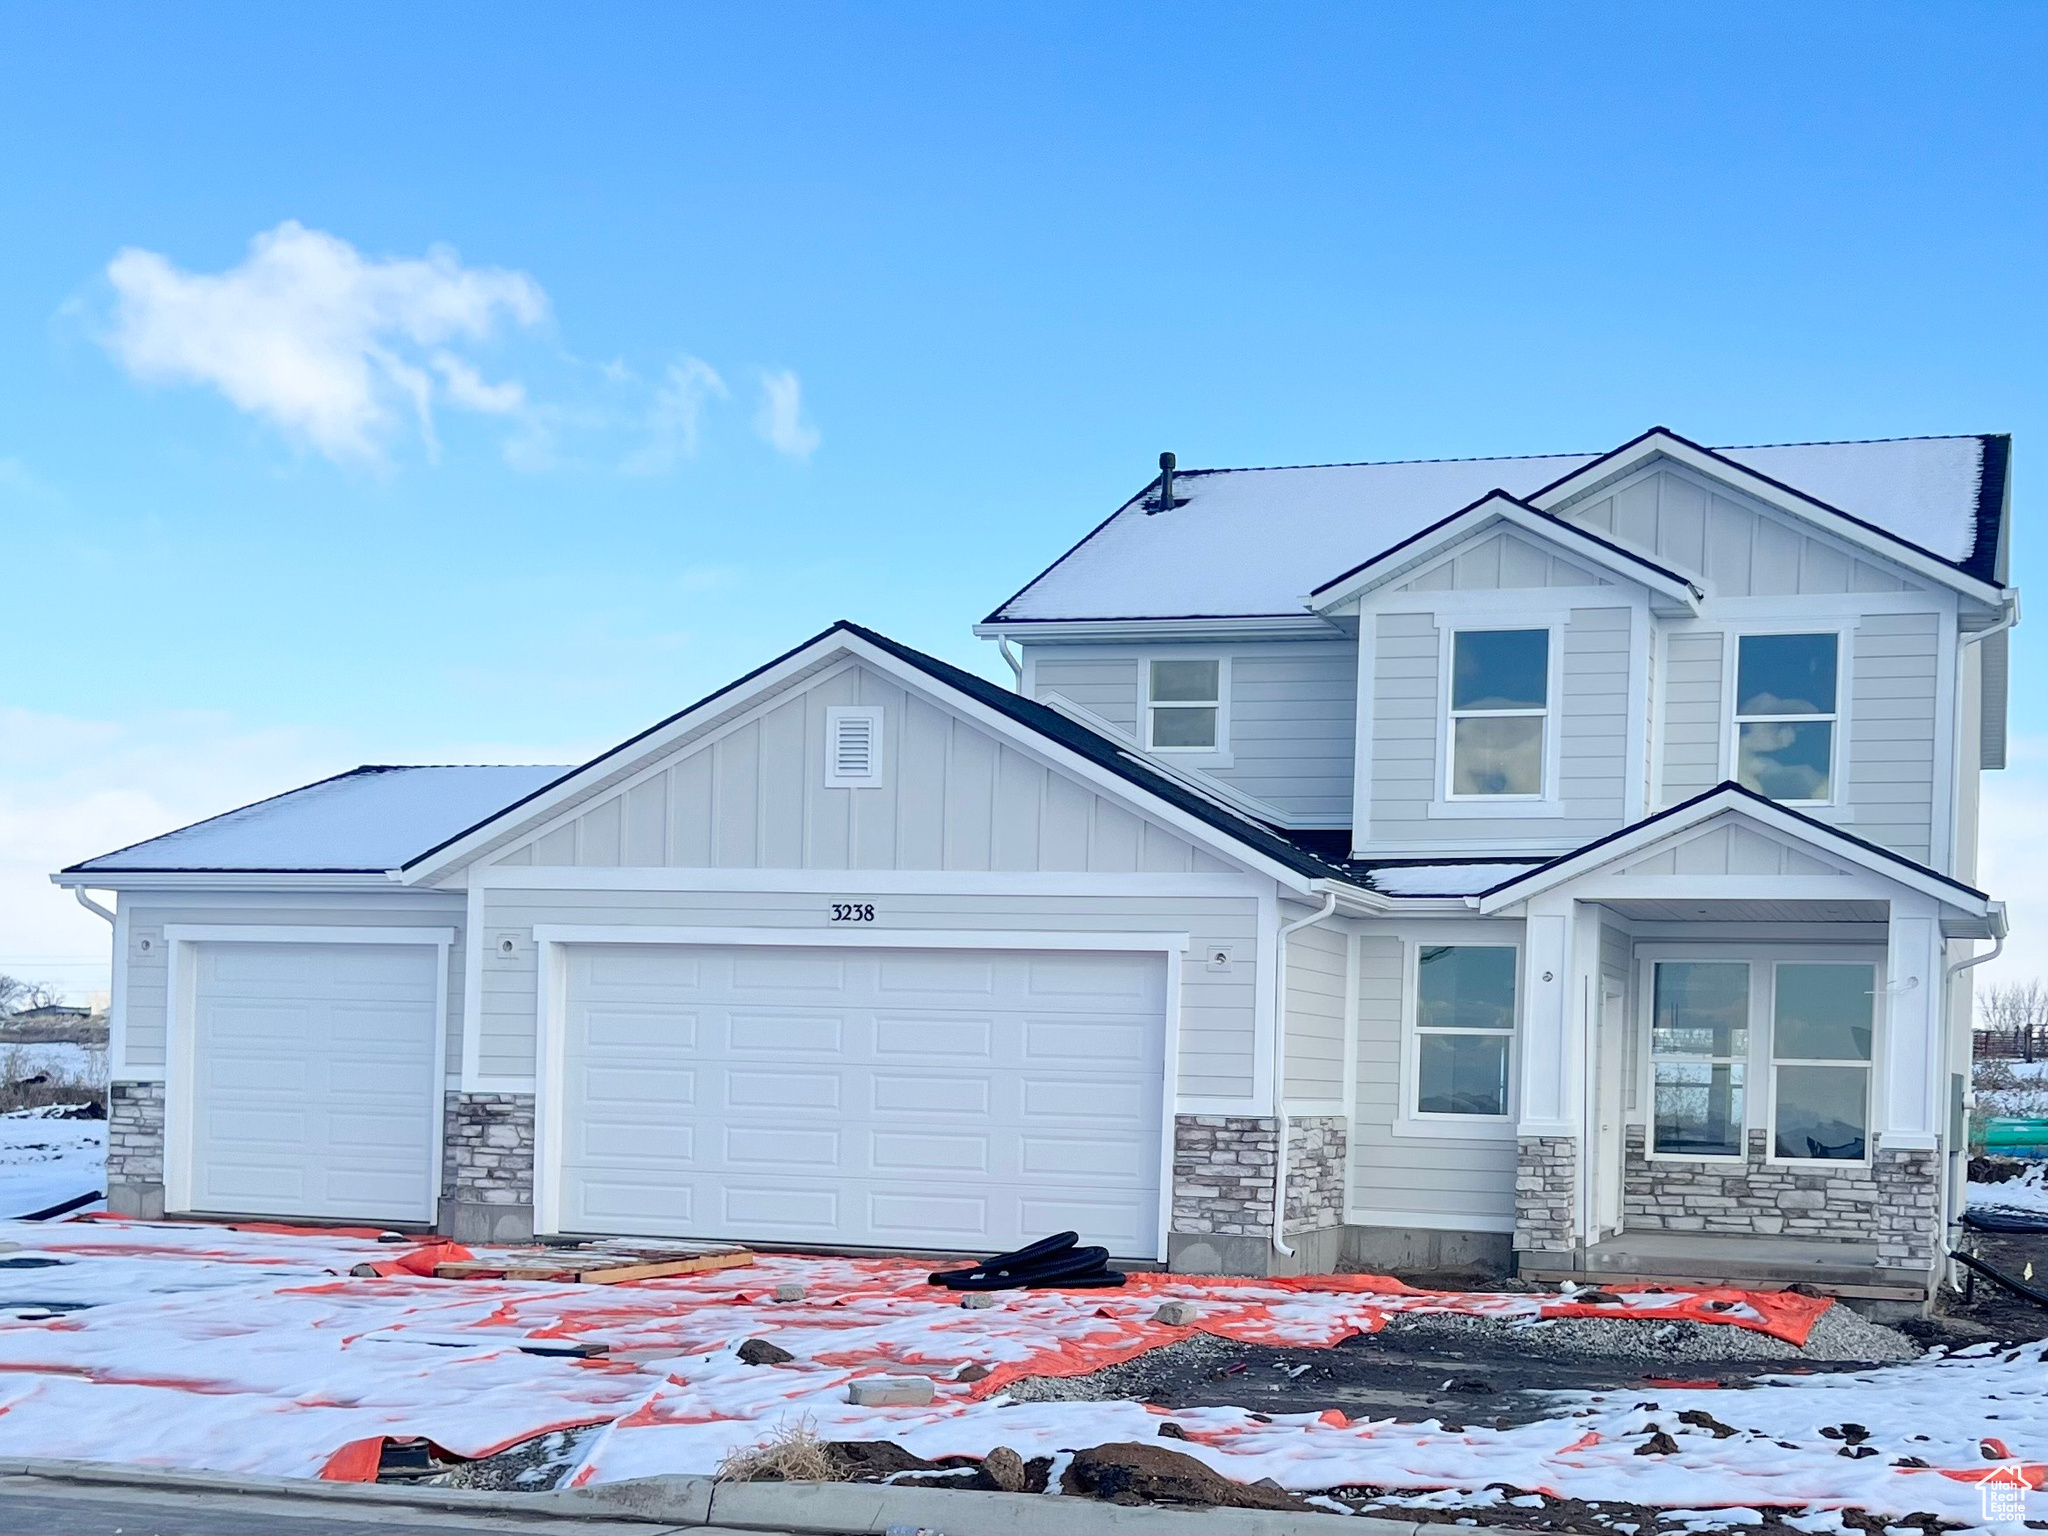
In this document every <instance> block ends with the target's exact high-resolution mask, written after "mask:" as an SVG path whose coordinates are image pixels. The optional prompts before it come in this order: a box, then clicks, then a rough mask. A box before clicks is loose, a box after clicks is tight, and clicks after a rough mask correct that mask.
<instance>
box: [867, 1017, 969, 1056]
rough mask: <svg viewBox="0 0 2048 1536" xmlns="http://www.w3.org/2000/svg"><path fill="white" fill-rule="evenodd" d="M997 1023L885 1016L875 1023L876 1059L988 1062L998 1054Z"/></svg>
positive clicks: (954, 1018)
mask: <svg viewBox="0 0 2048 1536" xmlns="http://www.w3.org/2000/svg"><path fill="white" fill-rule="evenodd" d="M995 1035H996V1021H995V1020H994V1019H993V1018H990V1017H988V1016H986V1015H983V1016H981V1017H977V1018H960V1017H948V1016H946V1015H944V1014H940V1015H936V1016H929V1015H918V1016H904V1015H886V1014H885V1015H883V1016H881V1017H878V1018H877V1019H876V1020H875V1055H876V1056H877V1057H883V1058H886V1057H892V1056H943V1057H947V1058H964V1059H968V1060H974V1061H988V1060H991V1059H992V1058H993V1056H994V1051H995Z"/></svg>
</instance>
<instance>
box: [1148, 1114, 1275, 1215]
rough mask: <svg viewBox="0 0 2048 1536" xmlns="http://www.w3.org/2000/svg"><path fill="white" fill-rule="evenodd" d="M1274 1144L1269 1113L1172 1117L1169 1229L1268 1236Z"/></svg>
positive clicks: (1273, 1124) (1271, 1205) (1271, 1202)
mask: <svg viewBox="0 0 2048 1536" xmlns="http://www.w3.org/2000/svg"><path fill="white" fill-rule="evenodd" d="M1279 1144H1280V1141H1279V1136H1278V1134H1277V1129H1276V1126H1275V1122H1274V1120H1273V1118H1272V1116H1270V1115H1263V1116H1261V1115H1180V1116H1177V1117H1175V1119H1174V1122H1173V1230H1174V1231H1176V1232H1202V1233H1212V1234H1215V1235H1217V1236H1223V1237H1271V1236H1272V1233H1273V1165H1274V1162H1275V1153H1276V1151H1277V1150H1278V1148H1279Z"/></svg>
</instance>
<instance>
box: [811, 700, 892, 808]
mask: <svg viewBox="0 0 2048 1536" xmlns="http://www.w3.org/2000/svg"><path fill="white" fill-rule="evenodd" d="M881 782H882V711H881V710H880V709H879V708H875V707H873V706H870V705H852V704H834V705H831V706H829V707H828V708H827V709H826V710H825V787H826V788H827V789H872V788H874V787H875V786H876V785H878V784H880V783H881Z"/></svg>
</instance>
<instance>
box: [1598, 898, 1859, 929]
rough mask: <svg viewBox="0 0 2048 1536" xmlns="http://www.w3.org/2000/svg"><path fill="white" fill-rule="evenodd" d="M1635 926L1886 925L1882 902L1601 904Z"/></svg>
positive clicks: (1668, 900) (1654, 902)
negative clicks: (1684, 924) (1673, 924)
mask: <svg viewBox="0 0 2048 1536" xmlns="http://www.w3.org/2000/svg"><path fill="white" fill-rule="evenodd" d="M1600 905H1601V906H1603V907H1605V908H1607V910H1608V911H1610V912H1612V913H1614V915H1615V916H1617V917H1622V918H1626V919H1628V920H1629V921H1630V922H1635V923H1882V922H1885V921H1886V920H1887V918H1888V917H1889V915H1890V914H1889V906H1888V904H1887V903H1885V902H1882V901H1754V900H1751V901H1690V900H1670V899H1660V900H1654V901H1645V900H1634V901H1612V900H1605V901H1602V902H1601V903H1600Z"/></svg>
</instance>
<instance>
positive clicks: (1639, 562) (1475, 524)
mask: <svg viewBox="0 0 2048 1536" xmlns="http://www.w3.org/2000/svg"><path fill="white" fill-rule="evenodd" d="M1496 525H1506V526H1509V527H1514V528H1519V529H1521V530H1522V531H1523V532H1525V533H1528V534H1530V535H1533V536H1534V537H1535V538H1537V539H1540V540H1543V541H1545V542H1547V543H1548V544H1550V545H1551V546H1552V547H1553V548H1555V549H1558V550H1560V551H1561V552H1562V553H1565V554H1567V555H1570V556H1573V557H1574V558H1576V559H1578V560H1582V561H1584V562H1586V563H1587V564H1589V565H1597V566H1601V567H1604V568H1605V569H1607V570H1610V571H1614V572H1617V573H1619V574H1621V575H1624V576H1627V577H1629V578H1631V579H1633V580H1635V581H1639V582H1641V583H1642V584H1643V585H1645V586H1647V587H1649V588H1650V589H1651V591H1653V592H1656V593H1658V594H1660V595H1661V596H1664V597H1667V598H1670V599H1672V600H1673V601H1675V602H1677V603H1679V604H1681V605H1683V606H1686V607H1689V608H1690V609H1691V610H1692V611H1693V612H1694V613H1697V612H1698V611H1699V608H1698V601H1699V598H1700V595H1701V594H1700V589H1699V587H1698V586H1697V585H1696V584H1694V583H1693V582H1692V581H1691V580H1689V579H1688V578H1686V577H1685V576H1682V575H1680V574H1679V573H1678V572H1677V571H1674V570H1672V569H1671V568H1670V567H1669V566H1663V565H1659V564H1658V563H1657V562H1656V561H1654V560H1650V559H1647V558H1645V557H1644V556H1642V555H1639V554H1636V553H1635V552H1634V551H1633V550H1627V549H1623V548H1622V547H1621V546H1620V545H1619V544H1616V543H1615V542H1614V541H1613V540H1611V539H1606V538H1602V537H1601V536H1600V534H1599V533H1598V532H1596V531H1594V530H1592V529H1589V528H1581V527H1578V526H1577V525H1576V524H1573V523H1568V522H1566V521H1565V520H1564V519H1563V518H1561V517H1556V516H1553V515H1552V514H1551V513H1548V512H1544V511H1540V510H1539V509H1537V508H1535V507H1532V506H1530V505H1529V503H1528V502H1526V501H1523V500H1521V499H1520V498H1518V497H1514V496H1510V495H1509V494H1508V493H1507V492H1506V491H1503V490H1492V491H1488V492H1487V493H1486V494H1485V495H1484V496H1482V497H1480V498H1479V499H1478V500H1477V501H1475V502H1473V503H1472V504H1471V505H1470V506H1468V507H1460V508H1459V509H1458V510H1457V511H1455V512H1453V513H1452V514H1451V515H1450V516H1449V517H1445V518H1441V519H1439V520H1438V521H1436V522H1434V523H1432V524H1430V525H1429V527H1427V528H1425V529H1423V530H1422V531H1421V532H1420V533H1415V534H1411V535H1410V536H1409V537H1407V538H1405V539H1403V540H1402V541H1401V542H1400V543H1399V544H1396V545H1395V546H1394V547H1393V548H1392V549H1388V550H1382V551H1381V552H1380V553H1379V554H1377V555H1374V556H1373V557H1372V558H1371V559H1370V560H1365V561H1361V562H1360V563H1359V564H1357V565H1354V566H1353V567H1352V568H1351V569H1350V570H1348V571H1345V572H1343V573H1342V574H1341V575H1338V576H1335V577H1332V578H1331V579H1330V580H1328V581H1326V582H1324V583H1323V584H1322V585H1321V586H1319V587H1317V588H1316V589H1315V590H1314V591H1313V592H1311V593H1310V594H1309V595H1308V597H1307V599H1306V601H1307V602H1308V603H1310V604H1312V605H1313V606H1314V607H1315V608H1316V609H1317V611H1319V612H1325V611H1327V610H1329V609H1331V608H1333V607H1335V606H1336V605H1337V604H1338V603H1341V602H1346V601H1349V600H1350V599H1351V598H1354V597H1357V596H1358V595H1359V594H1360V593H1362V592H1365V591H1368V590H1369V589H1371V588H1373V587H1376V586H1379V585H1381V584H1383V583H1385V582H1388V581H1394V580H1397V579H1398V578H1399V577H1400V576H1402V575H1404V574H1406V573H1407V572H1408V571H1410V570H1412V569H1413V568H1414V567H1415V566H1417V565H1420V564H1422V563H1423V562H1425V561H1427V560H1429V559H1431V558H1432V557H1434V556H1435V555H1437V554H1439V553H1441V552H1443V551H1444V550H1446V549H1449V548H1450V547H1452V546H1453V545H1455V544H1457V543H1458V542H1460V541H1461V540H1464V539H1469V538H1472V537H1474V536H1475V535H1477V534H1478V533H1480V532H1481V531H1483V530H1485V529H1488V528H1491V527H1494V526H1496Z"/></svg>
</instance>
